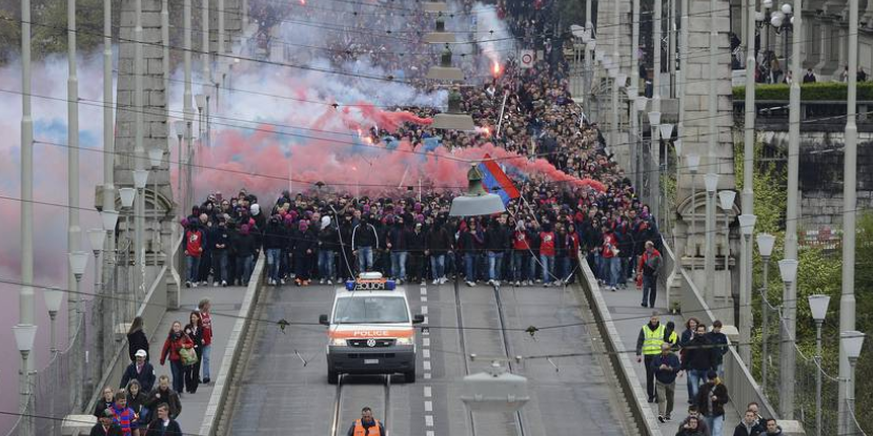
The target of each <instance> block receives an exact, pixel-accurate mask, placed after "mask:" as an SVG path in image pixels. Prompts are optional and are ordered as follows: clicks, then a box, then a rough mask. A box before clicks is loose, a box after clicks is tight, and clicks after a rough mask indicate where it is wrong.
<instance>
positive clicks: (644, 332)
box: [636, 312, 666, 403]
mask: <svg viewBox="0 0 873 436" xmlns="http://www.w3.org/2000/svg"><path fill="white" fill-rule="evenodd" d="M665 330H666V329H665V328H664V326H663V325H661V318H660V317H659V316H658V312H652V317H651V318H649V323H648V324H646V325H644V326H643V328H642V329H640V335H639V336H638V337H637V350H636V351H637V362H642V361H643V359H645V364H646V393H648V394H649V402H650V403H654V402H655V370H654V368H652V359H654V358H655V357H656V356H657V355H659V354H661V344H663V343H664V331H665ZM641 354H642V356H643V357H640V355H641Z"/></svg>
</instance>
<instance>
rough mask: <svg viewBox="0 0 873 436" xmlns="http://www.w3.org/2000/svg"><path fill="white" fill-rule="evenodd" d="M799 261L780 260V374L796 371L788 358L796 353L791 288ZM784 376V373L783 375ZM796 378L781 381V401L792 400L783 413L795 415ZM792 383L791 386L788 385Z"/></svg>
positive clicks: (793, 306)
mask: <svg viewBox="0 0 873 436" xmlns="http://www.w3.org/2000/svg"><path fill="white" fill-rule="evenodd" d="M798 264H799V262H798V261H797V259H782V260H780V261H779V274H781V275H782V283H783V284H784V287H783V291H782V320H781V323H780V325H781V326H782V329H781V332H782V334H781V340H780V347H779V348H780V351H779V357H780V358H779V364H780V369H779V372H780V374H784V373H785V372H789V371H790V372H794V368H793V365H789V364H788V362H787V361H788V360H790V361H791V362H793V361H794V359H790V358H789V355H790V354H791V355H793V354H792V353H794V346H793V345H794V344H792V343H791V341H792V338H794V333H795V332H794V329H793V328H792V327H794V325H793V324H794V323H793V322H791V321H792V320H793V319H794V308H795V307H796V305H795V303H794V299H793V296H792V294H791V288H792V286H793V285H794V283H795V281H796V280H797V265H798ZM782 377H784V375H783V376H782ZM793 383H794V378H793V377H792V379H791V383H780V384H779V385H780V386H779V398H780V402H781V403H785V402H790V404H791V407H788V406H785V405H783V406H782V411H783V413H789V414H791V415H792V416H793V410H794V406H793V403H794V401H793V400H794V398H793V396H794V386H793ZM787 385H791V386H787Z"/></svg>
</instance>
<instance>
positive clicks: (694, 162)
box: [685, 153, 700, 271]
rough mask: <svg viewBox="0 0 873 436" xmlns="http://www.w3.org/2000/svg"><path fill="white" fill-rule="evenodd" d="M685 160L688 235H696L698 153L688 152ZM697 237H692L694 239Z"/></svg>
mask: <svg viewBox="0 0 873 436" xmlns="http://www.w3.org/2000/svg"><path fill="white" fill-rule="evenodd" d="M685 160H686V162H687V164H688V172H689V173H691V231H690V232H688V234H689V235H690V236H696V235H695V232H696V231H697V185H696V184H695V180H694V179H695V178H696V177H697V170H698V168H699V167H700V155H699V154H697V153H688V155H687V156H685ZM689 239H690V238H689ZM696 239H697V238H694V240H696ZM696 246H697V245H696V244H692V247H695V250H694V257H697V250H696ZM695 264H696V262H691V270H692V271H693V270H694V267H695Z"/></svg>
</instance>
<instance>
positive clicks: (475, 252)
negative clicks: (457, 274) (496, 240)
mask: <svg viewBox="0 0 873 436" xmlns="http://www.w3.org/2000/svg"><path fill="white" fill-rule="evenodd" d="M484 244H485V235H484V234H483V233H482V231H481V230H479V226H478V224H477V222H476V219H475V218H471V219H470V220H469V221H468V222H467V224H466V229H465V230H464V231H462V232H461V237H460V246H461V249H462V250H463V251H464V266H465V271H466V277H465V280H466V281H467V286H471V287H472V286H475V285H476V271H477V267H478V260H479V259H478V258H479V253H481V250H482V247H483V246H484Z"/></svg>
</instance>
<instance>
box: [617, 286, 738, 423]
mask: <svg viewBox="0 0 873 436" xmlns="http://www.w3.org/2000/svg"><path fill="white" fill-rule="evenodd" d="M629 286H630V284H629ZM601 291H603V288H601ZM602 295H603V299H604V300H605V301H606V304H607V306H609V314H610V315H611V316H612V321H613V324H614V325H615V328H616V329H617V330H618V332H619V334H620V335H621V339H622V342H623V343H624V346H625V349H627V350H629V351H633V350H634V349H636V346H637V336H638V335H639V333H640V329H641V328H642V327H643V325H645V324H646V323H648V322H649V317H651V315H652V311H653V310H655V311H658V313H660V314H661V324H663V325H666V324H667V322H668V321H673V322H674V323H675V324H676V334H677V335H679V336H681V335H682V331H683V330H685V318H683V317H682V315H681V314H680V315H670V314H669V313H667V310H666V309H665V308H666V307H667V300H666V294H665V292H664V291H662V290H661V289H659V290H658V298H657V300H656V301H655V306H656V307H655V308H654V309H652V308H645V307H642V306H640V303H641V302H642V299H643V297H642V295H643V294H642V291H641V290H639V289H637V288H636V287H635V286H630V287H629V289H625V290H621V289H620V290H618V291H617V292H609V291H603V292H602ZM628 357H630V358H631V359H632V360H633V362H634V371H635V372H636V374H637V377H638V379H639V382H640V386H642V388H643V392H645V391H646V368H645V367H644V365H643V364H642V363H637V361H636V355H635V354H634V353H632V352H630V353H629V356H628ZM686 383H687V376H686V375H685V373H684V372H682V373H680V376H679V378H677V379H676V394H675V396H674V403H673V404H674V405H673V414H672V417H673V419H672V420H671V421H668V422H666V423H663V424H659V425H660V428H661V432H662V433H663V434H665V435H672V434H675V433H676V431H677V430H678V429H679V423H680V422H681V421H682V420H683V419H685V417H686V416H688V414H687V411H688V388H687V386H686ZM728 395H730V392H728ZM644 400H645V398H644ZM651 407H652V412H653V413H654V414H655V416H657V415H658V404H657V403H652V404H651ZM734 416H736V413H735V412H734V411H733V403H728V404H727V405H725V417H726V420H725V423H724V429H725V430H724V433H725V434H727V433H728V429H732V428H733V427H734V426H735V425H736V422H733V421H731V420H730V418H727V417H734Z"/></svg>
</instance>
